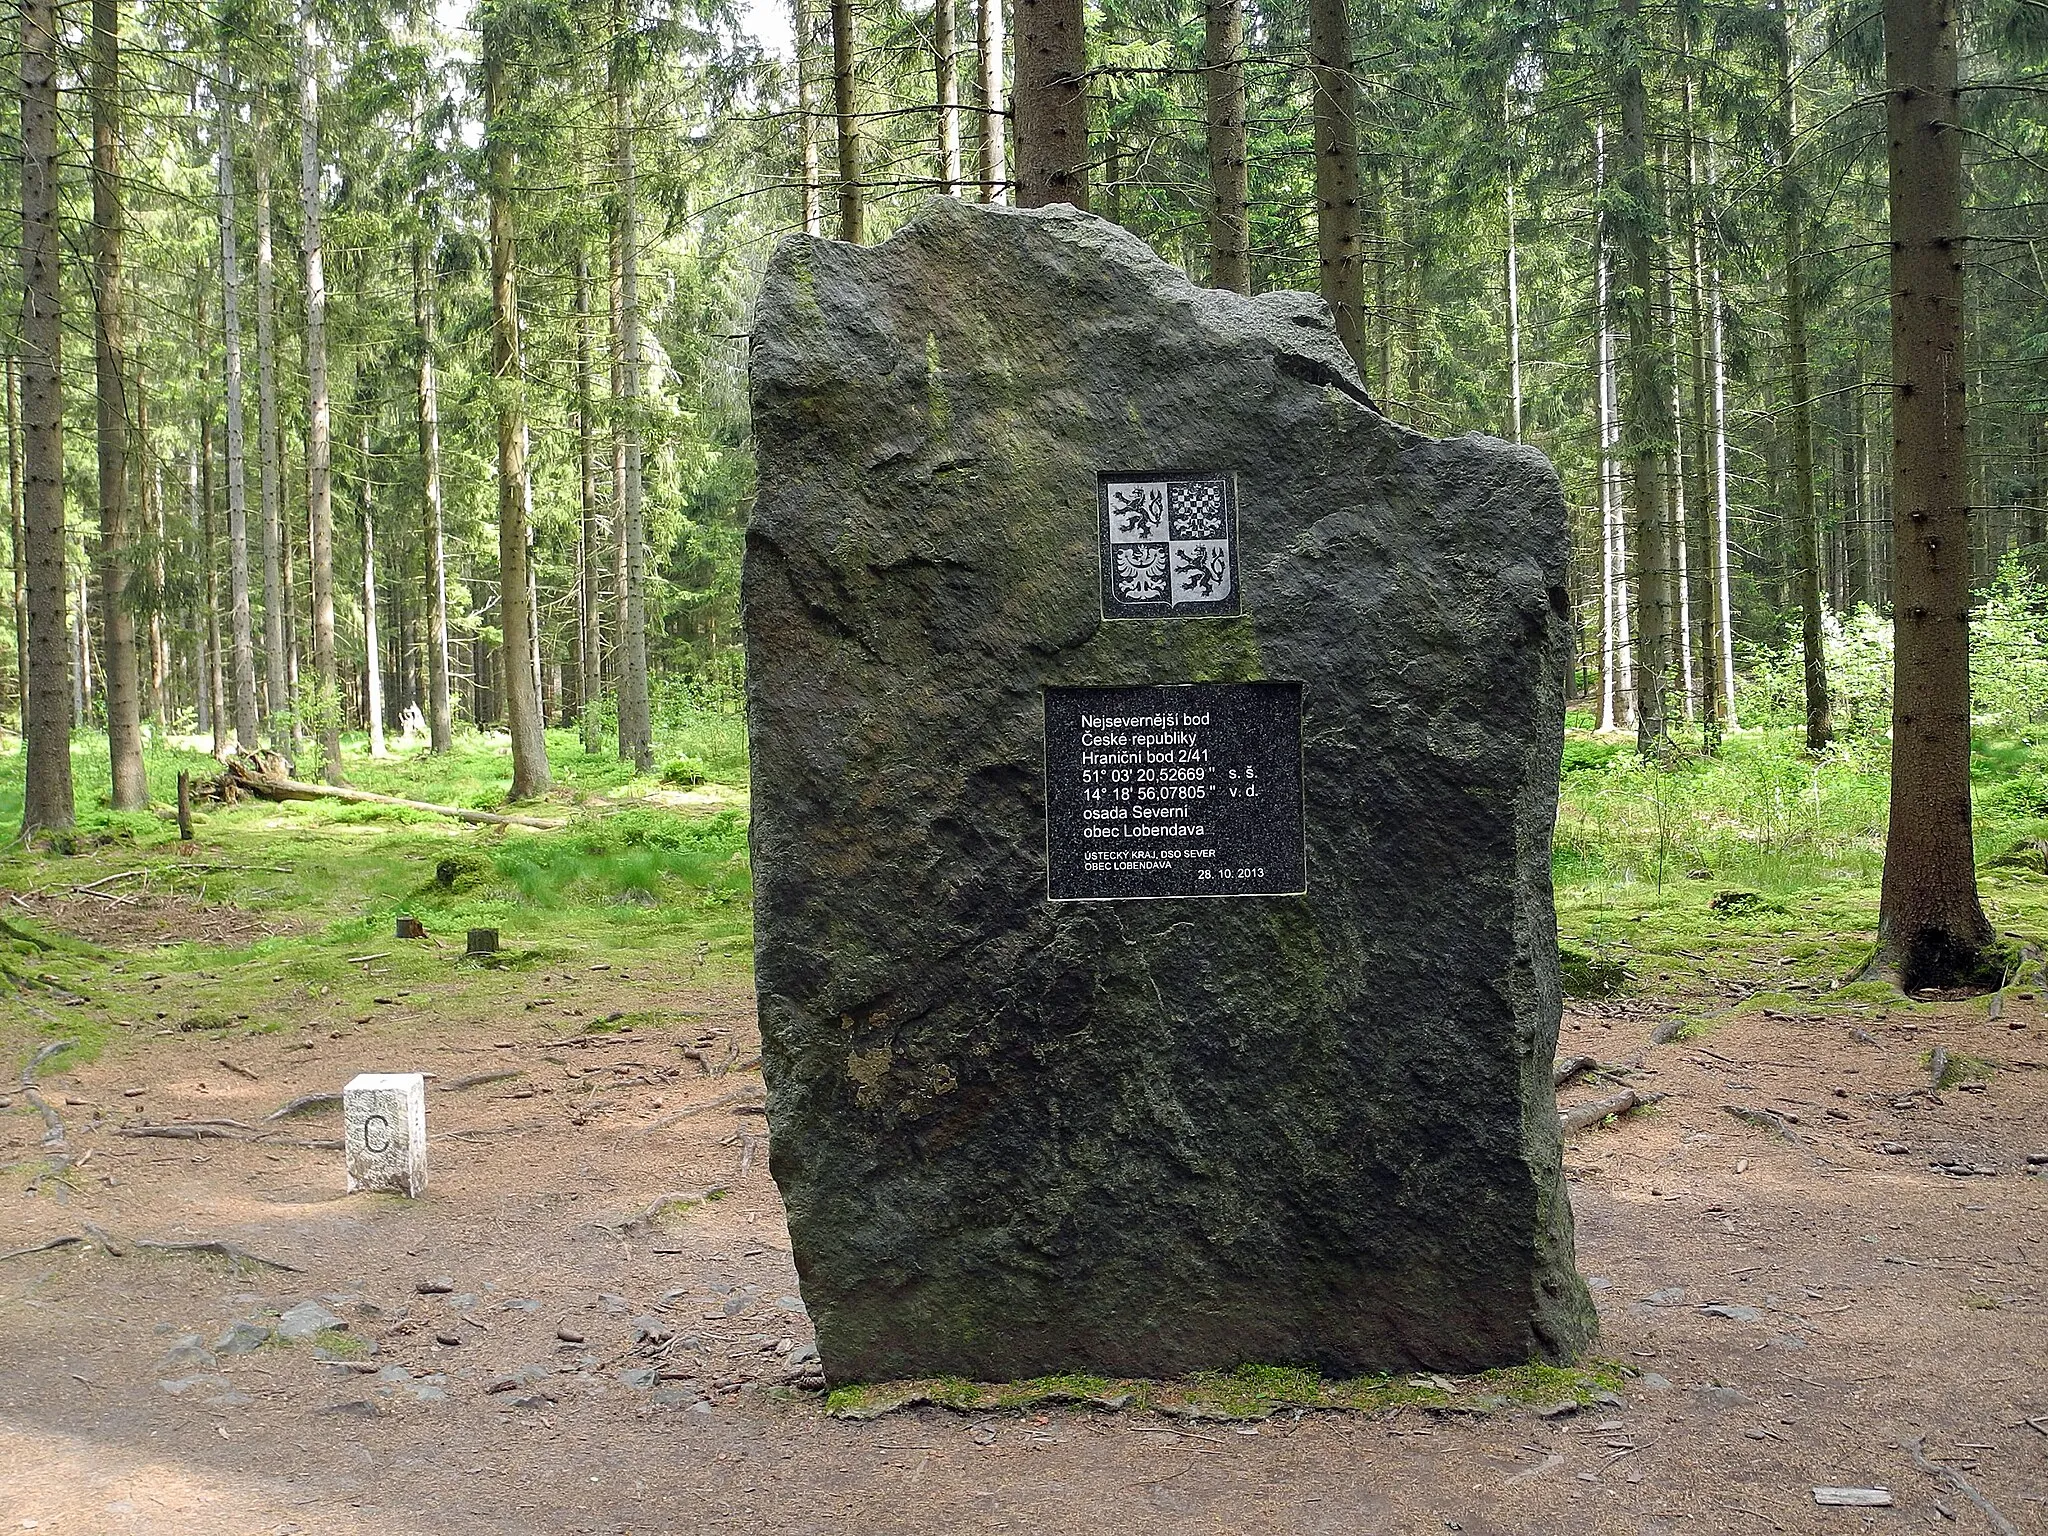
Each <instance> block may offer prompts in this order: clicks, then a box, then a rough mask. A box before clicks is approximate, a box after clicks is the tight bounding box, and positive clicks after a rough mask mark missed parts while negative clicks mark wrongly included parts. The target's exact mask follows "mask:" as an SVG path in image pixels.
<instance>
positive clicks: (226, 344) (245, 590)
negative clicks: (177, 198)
mask: <svg viewBox="0 0 2048 1536" xmlns="http://www.w3.org/2000/svg"><path fill="white" fill-rule="evenodd" d="M221 76H222V82H223V83H222V85H221V87H220V95H221V101H220V143H219V144H218V145H217V146H216V149H217V153H218V157H219V182H220V293H221V315H220V319H221V342H222V354H223V359H224V369H225V372H226V375H227V395H228V402H227V404H228V442H227V450H228V461H227V471H228V612H229V630H230V633H231V634H232V636H233V641H232V643H233V646H234V658H235V665H234V679H235V744H236V746H237V747H239V748H240V749H241V750H242V751H244V752H253V751H255V749H256V637H255V634H254V631H253V630H252V628H251V624H250V608H249V501H248V491H247V480H246V474H245V466H244V461H243V444H242V297H241V295H242V270H241V258H240V255H239V254H238V252H237V251H236V248H235V222H236V220H235V138H234V122H235V119H234V109H233V107H232V105H231V104H230V102H229V101H228V92H227V86H226V79H227V68H226V64H225V62H223V64H222V68H221Z"/></svg>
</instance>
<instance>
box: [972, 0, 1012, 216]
mask: <svg viewBox="0 0 2048 1536" xmlns="http://www.w3.org/2000/svg"><path fill="white" fill-rule="evenodd" d="M974 51H975V55H976V63H977V65H978V66H979V73H980V75H981V139H980V141H979V142H980V151H981V166H980V169H981V200H982V201H983V202H984V203H999V202H1001V201H1002V200H1003V186H1004V184H1005V183H1006V182H1007V181H1008V180H1009V178H1010V169H1009V156H1008V155H1006V154H1005V153H1004V145H1003V135H1004V131H1005V130H1004V125H1005V124H1006V123H1007V122H1008V121H1009V118H1008V114H1007V113H1006V112H1005V110H1004V107H1003V0H974Z"/></svg>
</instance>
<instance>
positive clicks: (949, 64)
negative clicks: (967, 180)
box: [932, 0, 960, 197]
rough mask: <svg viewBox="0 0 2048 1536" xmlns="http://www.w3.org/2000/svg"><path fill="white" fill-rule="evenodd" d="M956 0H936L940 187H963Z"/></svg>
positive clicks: (934, 50)
mask: <svg viewBox="0 0 2048 1536" xmlns="http://www.w3.org/2000/svg"><path fill="white" fill-rule="evenodd" d="M954 6H955V0H932V88H933V100H934V101H935V102H936V103H937V105H938V111H939V191H940V192H941V193H943V194H944V195H945V196H947V197H951V196H953V195H954V194H955V193H957V192H958V191H959V190H960V69H959V49H960V38H959V26H958V19H957V13H956V12H955V9H954Z"/></svg>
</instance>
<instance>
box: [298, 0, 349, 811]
mask: <svg viewBox="0 0 2048 1536" xmlns="http://www.w3.org/2000/svg"><path fill="white" fill-rule="evenodd" d="M319 49H320V36H319V31H318V26H317V22H316V19H315V11H314V4H313V0H299V235H300V242H301V247H302V250H303V252H304V255H305V263H306V506H307V521H308V524H309V526H310V533H309V543H310V546H311V547H310V550H309V554H310V557H311V559H312V564H313V672H314V686H315V688H316V689H317V690H318V692H319V697H320V702H319V716H320V760H321V774H322V776H323V777H324V778H325V779H326V780H327V782H328V783H330V784H339V783H340V782H341V687H340V679H339V677H338V675H337V673H336V671H335V664H334V486H333V478H332V475H331V473H330V470H331V458H332V454H333V440H332V433H333V425H332V421H331V419H330V416H329V407H328V399H327V270H326V256H325V252H324V250H323V249H322V246H321V243H320V203H321V198H320V76H319V64H320V52H319Z"/></svg>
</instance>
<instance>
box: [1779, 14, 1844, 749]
mask: <svg viewBox="0 0 2048 1536" xmlns="http://www.w3.org/2000/svg"><path fill="white" fill-rule="evenodd" d="M1777 9H1778V37H1777V45H1778V189H1777V190H1778V222H1779V228H1780V230H1781V231H1782V233H1783V237H1784V251H1785V353H1786V363H1787V370H1788V373H1789V375H1790V377H1789V378H1788V380H1787V386H1788V388H1789V389H1790V390H1791V393H1792V525H1793V527H1794V529H1795V530H1796V531H1797V534H1798V549H1799V651H1800V660H1801V662H1802V667H1801V671H1802V673H1803V675H1804V679H1805V684H1806V750H1807V751H1809V752H1821V751H1825V750H1826V748H1827V745H1828V743H1829V742H1831V741H1833V740H1834V737H1835V728H1834V722H1833V720H1832V719H1831V718H1830V716H1829V710H1828V663H1827V632H1826V628H1825V619H1824V607H1823V605H1824V602H1825V599H1824V597H1823V595H1822V591H1823V589H1822V586H1821V583H1822V580H1823V579H1824V572H1823V570H1822V567H1821V544H1820V509H1819V507H1818V506H1817V505H1816V503H1815V500H1814V494H1813V372H1812V369H1811V367H1810V365H1809V363H1808V360H1807V345H1806V274H1805V272H1804V271H1803V270H1802V269H1803V268H1804V266H1805V255H1804V245H1805V235H1806V229H1805V220H1806V209H1805V198H1804V196H1803V195H1802V193H1801V192H1800V189H1799V181H1798V177H1797V176H1796V174H1795V173H1794V171H1793V166H1792V156H1793V153H1794V151H1795V150H1796V149H1797V147H1798V137H1799V108H1798V102H1797V100H1796V99H1795V97H1794V94H1793V88H1792V50H1793V39H1792V16H1791V10H1790V4H1789V0H1779V4H1778V8H1777Z"/></svg>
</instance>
